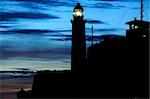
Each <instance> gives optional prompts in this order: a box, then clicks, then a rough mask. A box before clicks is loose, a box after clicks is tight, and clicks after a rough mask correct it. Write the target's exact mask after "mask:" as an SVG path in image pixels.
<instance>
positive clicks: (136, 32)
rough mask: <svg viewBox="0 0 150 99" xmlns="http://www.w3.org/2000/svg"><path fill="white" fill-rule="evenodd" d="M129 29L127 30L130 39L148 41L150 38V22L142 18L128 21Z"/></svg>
mask: <svg viewBox="0 0 150 99" xmlns="http://www.w3.org/2000/svg"><path fill="white" fill-rule="evenodd" d="M126 24H128V25H129V29H128V30H127V31H126V37H127V39H129V40H130V41H137V40H139V41H147V42H148V39H149V32H150V23H149V22H146V21H141V20H136V18H135V20H133V21H130V22H127V23H126Z"/></svg>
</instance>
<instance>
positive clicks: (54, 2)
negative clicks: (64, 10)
mask: <svg viewBox="0 0 150 99" xmlns="http://www.w3.org/2000/svg"><path fill="white" fill-rule="evenodd" d="M8 1H9V0H8ZM11 1H13V2H24V3H25V2H28V3H36V4H45V5H48V6H49V7H56V6H72V5H73V3H75V2H76V0H63V1H62V0H11Z"/></svg>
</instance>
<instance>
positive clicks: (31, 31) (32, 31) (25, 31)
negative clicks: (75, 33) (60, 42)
mask: <svg viewBox="0 0 150 99" xmlns="http://www.w3.org/2000/svg"><path fill="white" fill-rule="evenodd" d="M61 32H71V30H44V29H14V30H6V31H0V34H28V35H30V34H32V35H33V34H35V35H39V34H41V35H42V34H44V33H56V34H57V35H56V34H51V36H61V35H60V34H59V33H61ZM58 34H59V35H58Z"/></svg>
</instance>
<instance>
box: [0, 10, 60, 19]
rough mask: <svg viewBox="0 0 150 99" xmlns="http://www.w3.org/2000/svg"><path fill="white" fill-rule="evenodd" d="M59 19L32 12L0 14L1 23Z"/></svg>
mask: <svg viewBox="0 0 150 99" xmlns="http://www.w3.org/2000/svg"><path fill="white" fill-rule="evenodd" d="M47 18H48V19H58V18H60V17H58V16H54V15H50V14H44V13H35V12H34V13H31V12H0V21H9V20H16V19H47Z"/></svg>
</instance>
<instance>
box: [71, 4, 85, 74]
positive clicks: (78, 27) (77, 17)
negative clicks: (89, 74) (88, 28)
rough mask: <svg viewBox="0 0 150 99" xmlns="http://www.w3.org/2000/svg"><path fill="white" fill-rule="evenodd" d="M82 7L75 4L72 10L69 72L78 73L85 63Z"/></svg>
mask: <svg viewBox="0 0 150 99" xmlns="http://www.w3.org/2000/svg"><path fill="white" fill-rule="evenodd" d="M83 17H84V16H83V7H82V6H81V5H80V3H77V5H76V6H75V8H74V9H73V20H71V23H72V52H71V70H72V71H73V72H79V71H80V70H81V68H83V66H84V65H85V62H86V40H85V20H84V19H83Z"/></svg>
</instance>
